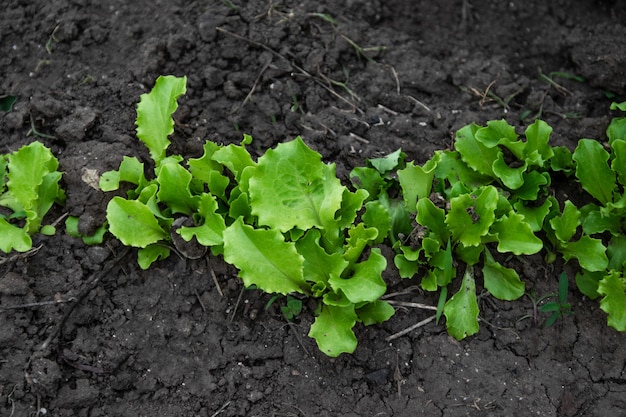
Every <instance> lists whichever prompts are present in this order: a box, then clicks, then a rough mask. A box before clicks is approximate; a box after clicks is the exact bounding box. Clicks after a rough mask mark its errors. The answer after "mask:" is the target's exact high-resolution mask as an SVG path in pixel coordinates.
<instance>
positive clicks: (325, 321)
mask: <svg viewBox="0 0 626 417" xmlns="http://www.w3.org/2000/svg"><path fill="white" fill-rule="evenodd" d="M357 319H358V317H357V315H356V312H355V311H354V305H349V306H347V307H338V306H332V305H323V306H322V311H321V312H320V315H319V316H317V317H316V318H315V322H314V323H313V324H312V325H311V329H310V330H309V337H312V338H313V339H315V341H316V342H317V346H318V348H319V349H320V350H321V351H322V352H324V353H325V354H326V355H328V356H330V357H333V358H334V357H337V356H339V355H341V354H342V353H352V352H354V350H355V349H356V346H357V340H356V336H355V335H354V332H353V331H352V328H353V327H354V325H355V324H356V321H357Z"/></svg>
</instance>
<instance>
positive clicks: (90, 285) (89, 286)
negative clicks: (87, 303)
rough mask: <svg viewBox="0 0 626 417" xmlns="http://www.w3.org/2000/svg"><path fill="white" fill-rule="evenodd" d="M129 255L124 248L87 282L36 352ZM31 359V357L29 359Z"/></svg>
mask: <svg viewBox="0 0 626 417" xmlns="http://www.w3.org/2000/svg"><path fill="white" fill-rule="evenodd" d="M129 253H130V248H129V247H126V248H124V249H123V250H122V251H121V252H120V253H119V254H118V255H117V256H116V257H115V258H114V259H112V260H111V261H109V262H108V263H107V264H106V265H105V267H104V268H103V269H102V270H101V271H99V272H98V273H96V274H95V275H94V276H93V277H92V278H91V279H90V280H89V281H87V283H86V284H85V286H84V287H83V289H82V290H81V291H80V293H79V294H78V295H77V296H76V297H75V302H74V303H73V304H70V306H69V307H68V309H67V310H66V311H65V314H64V315H63V317H62V318H61V321H59V323H57V325H56V327H55V328H54V330H53V331H52V332H51V333H50V335H49V336H48V338H47V339H46V340H45V341H44V342H43V343H42V344H41V346H40V347H39V348H37V349H36V352H35V353H37V352H42V351H44V350H45V349H47V348H48V346H49V345H50V343H52V341H53V340H54V338H55V337H57V335H58V334H59V333H60V332H61V329H62V328H63V326H64V325H65V322H66V321H67V319H68V318H69V317H70V316H71V315H72V312H73V311H74V309H75V308H76V306H77V305H78V304H80V302H81V301H82V300H83V299H84V298H85V297H87V295H88V294H89V293H90V292H91V291H92V290H93V289H94V288H96V286H97V285H98V283H99V282H100V281H101V280H102V279H103V278H104V277H106V276H107V275H109V274H110V273H112V272H113V271H115V270H117V269H119V268H121V267H122V262H121V261H122V259H123V258H124V257H126V255H128V254H129ZM31 359H32V357H31Z"/></svg>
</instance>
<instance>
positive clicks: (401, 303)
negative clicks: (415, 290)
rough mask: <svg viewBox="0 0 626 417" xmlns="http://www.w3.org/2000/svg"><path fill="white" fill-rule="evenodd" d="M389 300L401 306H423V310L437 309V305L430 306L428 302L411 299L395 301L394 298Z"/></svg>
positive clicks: (390, 302)
mask: <svg viewBox="0 0 626 417" xmlns="http://www.w3.org/2000/svg"><path fill="white" fill-rule="evenodd" d="M387 302H388V303H389V304H391V305H396V306H400V307H414V308H421V309H422V310H433V311H437V307H434V306H429V305H428V304H421V303H412V302H409V301H394V300H389V301H387Z"/></svg>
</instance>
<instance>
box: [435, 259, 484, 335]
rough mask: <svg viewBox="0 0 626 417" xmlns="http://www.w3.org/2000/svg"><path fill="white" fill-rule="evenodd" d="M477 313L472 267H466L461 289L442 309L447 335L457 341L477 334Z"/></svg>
mask: <svg viewBox="0 0 626 417" xmlns="http://www.w3.org/2000/svg"><path fill="white" fill-rule="evenodd" d="M478 312H479V310H478V301H477V300H476V283H475V281H474V270H473V267H472V266H468V267H467V269H466V270H465V274H464V275H463V281H462V282H461V288H459V291H458V292H457V293H456V294H454V295H453V296H452V298H450V299H449V300H448V301H447V302H446V304H445V305H444V307H443V314H444V315H445V316H446V327H447V329H448V333H450V335H451V336H452V337H454V338H455V339H457V340H461V339H464V338H465V337H467V336H471V335H473V334H476V333H478V330H479V326H478Z"/></svg>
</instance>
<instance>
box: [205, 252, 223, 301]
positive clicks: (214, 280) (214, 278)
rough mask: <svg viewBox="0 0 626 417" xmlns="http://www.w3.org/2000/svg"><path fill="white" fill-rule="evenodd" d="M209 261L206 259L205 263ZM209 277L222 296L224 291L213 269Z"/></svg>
mask: <svg viewBox="0 0 626 417" xmlns="http://www.w3.org/2000/svg"><path fill="white" fill-rule="evenodd" d="M208 262H209V261H208V260H207V263H208ZM211 277H212V278H213V282H214V283H215V287H216V288H217V292H219V293H220V296H221V297H222V298H223V297H224V291H222V287H221V286H220V283H219V281H218V280H217V277H216V276H215V271H214V270H213V269H211Z"/></svg>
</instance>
